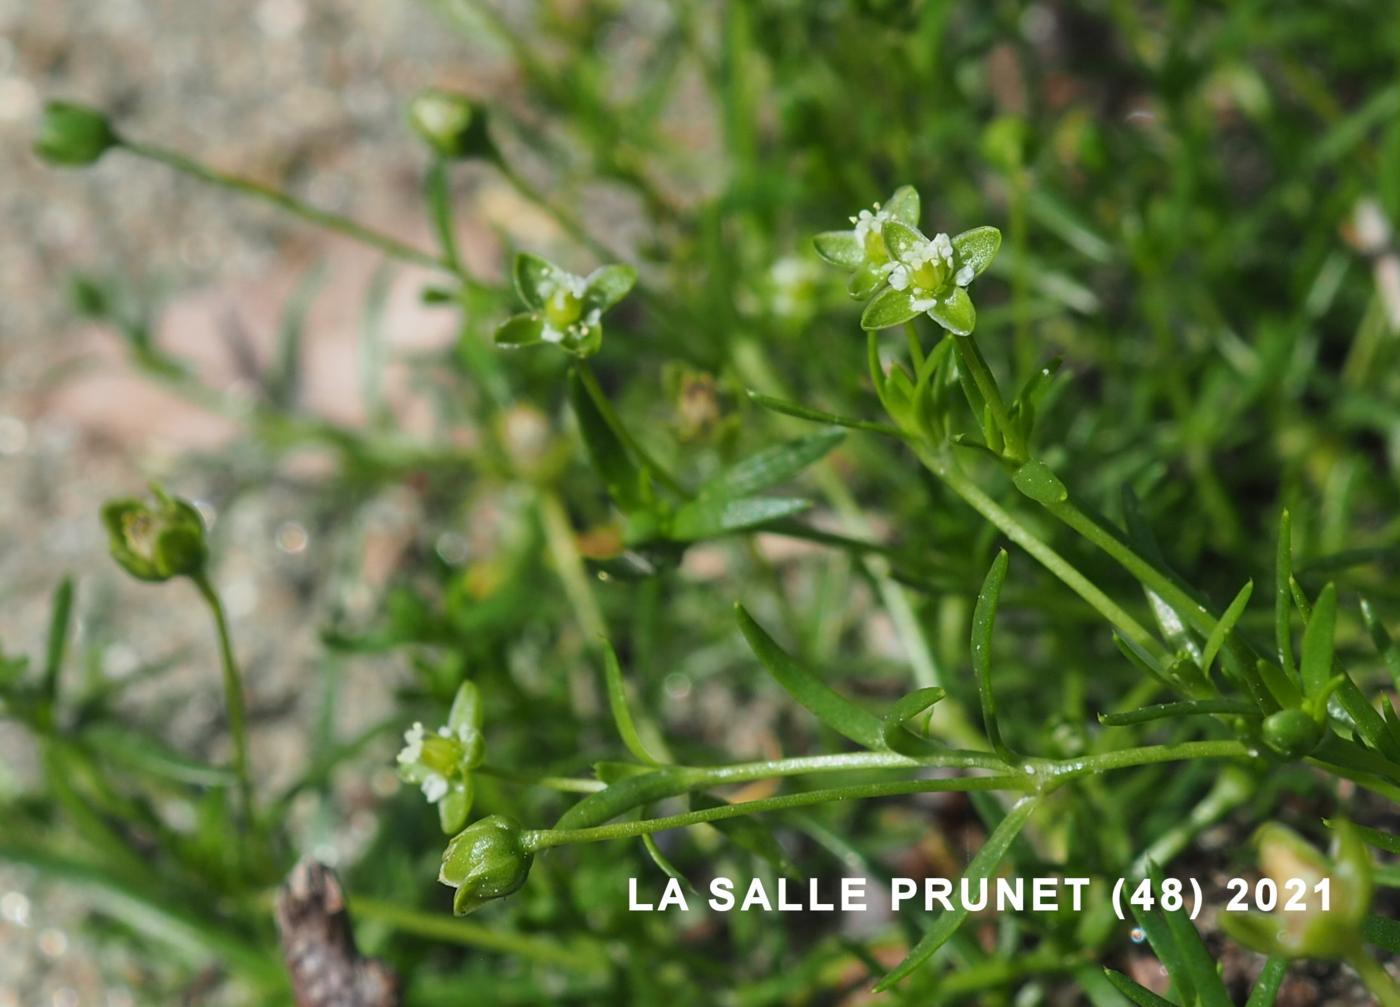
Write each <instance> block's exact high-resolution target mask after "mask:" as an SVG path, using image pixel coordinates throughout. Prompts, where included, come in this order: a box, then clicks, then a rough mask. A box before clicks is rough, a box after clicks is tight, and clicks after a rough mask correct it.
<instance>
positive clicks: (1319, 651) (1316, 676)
mask: <svg viewBox="0 0 1400 1007" xmlns="http://www.w3.org/2000/svg"><path fill="white" fill-rule="evenodd" d="M1336 634H1337V586H1336V585H1335V584H1328V585H1327V586H1326V587H1324V588H1323V589H1322V593H1321V594H1319V595H1318V596H1317V602H1316V604H1315V605H1314V606H1313V610H1312V614H1311V615H1310V616H1309V617H1308V625H1307V627H1306V628H1305V629H1304V630H1303V655H1302V675H1303V691H1304V692H1305V693H1306V694H1307V695H1308V697H1309V698H1312V697H1314V696H1316V695H1318V694H1320V693H1321V692H1322V690H1323V688H1325V687H1326V685H1327V680H1328V679H1329V678H1331V677H1332V653H1333V647H1334V646H1335V638H1336Z"/></svg>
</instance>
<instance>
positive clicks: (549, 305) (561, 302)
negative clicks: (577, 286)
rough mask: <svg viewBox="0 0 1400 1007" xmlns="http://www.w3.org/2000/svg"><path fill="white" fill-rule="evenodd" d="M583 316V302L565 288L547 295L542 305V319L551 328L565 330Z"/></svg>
mask: <svg viewBox="0 0 1400 1007" xmlns="http://www.w3.org/2000/svg"><path fill="white" fill-rule="evenodd" d="M582 314H583V301H582V300H580V299H579V298H578V297H576V296H575V295H574V293H573V292H572V291H571V290H569V289H568V288H566V287H563V286H561V287H559V288H558V289H557V290H555V291H554V293H552V294H550V295H549V300H547V301H546V302H545V305H544V317H545V321H547V322H548V323H549V324H550V325H551V326H552V327H554V328H556V329H561V330H562V329H567V328H568V327H569V326H570V325H573V324H574V323H575V322H577V321H578V320H579V316H580V315H582Z"/></svg>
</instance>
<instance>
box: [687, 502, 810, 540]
mask: <svg viewBox="0 0 1400 1007" xmlns="http://www.w3.org/2000/svg"><path fill="white" fill-rule="evenodd" d="M811 506H812V502H811V501H810V500H799V499H796V498H794V497H745V498H744V499H742V500H716V499H711V498H706V497H697V498H696V499H694V500H692V501H690V502H689V503H687V504H685V505H684V506H683V507H681V508H680V510H678V511H676V514H675V517H674V518H673V519H672V521H671V526H670V538H671V539H673V540H674V541H676V542H695V541H698V540H700V539H704V538H713V537H715V536H716V535H725V534H728V533H730V532H736V531H744V530H745V529H748V528H754V527H757V526H758V525H761V524H767V523H768V522H769V521H776V520H778V519H779V518H785V517H791V516H792V515H794V514H800V513H802V512H803V511H805V510H807V509H808V508H809V507H811Z"/></svg>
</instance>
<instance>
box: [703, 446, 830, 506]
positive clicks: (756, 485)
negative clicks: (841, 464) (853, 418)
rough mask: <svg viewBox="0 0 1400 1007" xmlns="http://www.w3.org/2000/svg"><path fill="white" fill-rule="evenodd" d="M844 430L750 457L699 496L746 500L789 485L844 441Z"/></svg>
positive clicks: (707, 487)
mask: <svg viewBox="0 0 1400 1007" xmlns="http://www.w3.org/2000/svg"><path fill="white" fill-rule="evenodd" d="M845 437H846V434H845V432H844V431H841V430H823V431H821V432H820V433H816V434H812V435H811V436H809V437H802V438H799V439H797V440H794V441H787V442H786V443H783V444H777V445H774V446H773V447H771V448H765V449H764V450H762V451H759V452H758V453H757V454H753V455H750V456H749V457H748V458H745V459H743V460H742V461H740V462H738V463H737V464H735V465H732V466H731V467H729V468H727V469H725V470H724V471H723V472H721V473H719V475H717V476H715V477H714V478H713V479H711V480H709V481H708V482H706V483H705V485H704V486H702V487H700V492H699V494H698V495H699V496H702V497H712V498H717V499H719V498H727V497H746V496H751V495H752V494H754V493H757V492H758V491H759V490H764V489H767V488H768V487H770V486H775V485H777V484H778V483H781V482H786V481H787V480H789V479H791V478H792V477H793V476H795V475H797V473H799V472H801V471H802V470H803V469H805V468H806V467H807V466H808V465H811V464H812V463H813V462H815V461H816V460H817V459H819V458H822V457H823V456H825V455H826V454H827V453H828V452H829V451H831V450H832V449H833V448H834V447H836V445H838V444H840V443H841V441H842V440H844V439H845Z"/></svg>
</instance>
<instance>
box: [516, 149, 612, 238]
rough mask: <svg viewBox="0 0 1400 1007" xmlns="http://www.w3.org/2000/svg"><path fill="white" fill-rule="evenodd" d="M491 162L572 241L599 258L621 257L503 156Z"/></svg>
mask: <svg viewBox="0 0 1400 1007" xmlns="http://www.w3.org/2000/svg"><path fill="white" fill-rule="evenodd" d="M492 163H493V164H494V165H495V166H496V168H497V169H498V170H499V171H500V173H501V175H502V177H503V178H505V180H506V181H507V182H509V183H510V186H511V188H513V189H514V190H515V191H516V192H518V193H519V194H520V196H521V197H522V198H523V199H525V200H526V201H528V202H530V203H533V204H534V205H535V206H537V207H539V208H540V209H541V210H543V211H544V212H545V213H546V214H548V216H549V217H550V219H551V220H553V221H554V222H555V223H556V224H558V225H559V228H560V230H562V231H563V232H564V233H565V234H567V235H568V236H569V237H570V238H572V239H573V240H574V241H577V242H578V243H579V244H580V245H582V246H583V247H585V248H587V249H588V250H589V251H590V252H592V253H593V254H594V255H596V256H598V257H599V258H601V259H620V258H622V256H621V255H619V254H618V253H617V252H616V251H615V250H614V249H612V248H609V247H608V246H607V245H605V244H603V243H602V242H601V241H599V240H598V239H597V238H595V237H593V236H592V235H591V234H589V233H588V231H587V230H586V229H585V228H584V226H583V224H582V223H580V222H579V220H578V218H577V217H575V216H574V215H573V214H572V213H570V212H568V211H567V210H565V209H564V208H563V207H561V206H559V204H557V203H555V202H554V201H553V200H552V199H550V198H549V197H548V196H546V195H545V194H544V193H543V192H541V191H540V190H539V188H538V187H537V186H536V185H535V184H534V183H533V182H531V181H530V180H529V179H528V178H526V177H525V176H524V175H522V174H520V172H519V171H517V170H516V168H515V166H514V165H512V164H511V163H510V162H509V161H507V160H506V159H505V158H504V157H502V156H500V155H499V154H498V155H497V156H496V157H494V158H492Z"/></svg>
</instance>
